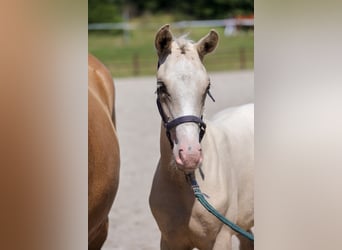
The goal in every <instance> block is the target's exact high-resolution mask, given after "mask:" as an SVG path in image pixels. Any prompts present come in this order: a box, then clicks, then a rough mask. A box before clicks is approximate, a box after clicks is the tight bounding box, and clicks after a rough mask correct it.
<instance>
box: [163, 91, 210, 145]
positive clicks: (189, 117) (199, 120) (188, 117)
mask: <svg viewBox="0 0 342 250" xmlns="http://www.w3.org/2000/svg"><path fill="white" fill-rule="evenodd" d="M157 106H158V111H159V114H160V116H161V118H162V120H163V124H164V127H165V129H166V136H167V138H168V139H169V142H170V145H171V148H173V142H172V140H171V132H170V131H171V129H173V128H175V127H177V126H178V125H180V124H183V123H187V122H194V123H196V124H197V125H198V127H199V129H200V132H199V142H201V141H202V138H203V136H204V133H205V129H206V127H207V126H206V124H205V123H204V121H203V120H202V117H201V118H200V117H197V116H194V115H184V116H180V117H177V118H175V119H173V120H171V121H168V119H167V117H166V115H165V113H164V110H163V107H162V105H161V102H160V100H159V97H158V98H157Z"/></svg>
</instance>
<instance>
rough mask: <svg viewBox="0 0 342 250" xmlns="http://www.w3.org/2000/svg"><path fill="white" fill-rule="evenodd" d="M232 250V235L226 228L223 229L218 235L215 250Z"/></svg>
mask: <svg viewBox="0 0 342 250" xmlns="http://www.w3.org/2000/svg"><path fill="white" fill-rule="evenodd" d="M223 249H224V250H232V233H231V232H230V231H229V230H228V229H227V228H226V227H222V228H221V230H220V232H219V233H218V234H217V237H216V241H215V244H214V246H213V250H223Z"/></svg>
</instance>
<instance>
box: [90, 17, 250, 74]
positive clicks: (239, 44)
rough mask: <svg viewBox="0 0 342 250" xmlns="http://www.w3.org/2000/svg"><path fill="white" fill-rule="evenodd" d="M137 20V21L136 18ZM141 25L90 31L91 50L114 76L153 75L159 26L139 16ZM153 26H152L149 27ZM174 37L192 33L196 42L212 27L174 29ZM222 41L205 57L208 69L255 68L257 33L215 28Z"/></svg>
mask: <svg viewBox="0 0 342 250" xmlns="http://www.w3.org/2000/svg"><path fill="white" fill-rule="evenodd" d="M133 22H134V21H133ZM136 22H139V23H137V26H138V28H137V29H135V30H131V31H129V32H128V34H126V36H125V35H124V34H123V32H113V31H109V32H104V31H100V32H99V31H96V32H94V31H90V32H89V34H88V48H89V52H90V53H92V54H94V55H95V56H97V57H98V58H99V59H100V60H101V61H102V62H103V63H104V64H105V65H106V66H107V67H108V68H109V69H110V71H111V73H112V74H113V76H114V77H125V76H132V75H154V74H155V71H156V66H157V55H156V52H155V48H154V36H155V33H156V31H157V30H158V28H159V26H161V25H162V24H163V23H165V22H160V23H161V25H155V26H156V27H155V28H146V27H144V23H145V24H146V23H147V22H149V20H144V19H142V20H141V19H140V20H138V21H136ZM149 27H150V26H149ZM171 29H172V32H173V34H174V35H175V36H179V35H182V34H185V33H189V35H188V37H189V38H190V39H192V40H194V41H197V40H198V39H200V38H201V37H203V36H204V35H206V34H207V33H208V32H209V30H210V28H191V29H174V28H172V27H171ZM215 29H216V30H217V31H218V33H219V35H220V42H219V45H218V47H217V49H216V50H215V52H214V53H212V54H210V55H208V56H207V57H206V58H205V59H204V64H205V66H206V68H207V70H208V71H226V70H237V69H253V67H254V33H253V32H241V33H240V34H238V35H236V36H230V37H227V36H225V35H224V28H222V27H218V28H215ZM115 33H116V34H115Z"/></svg>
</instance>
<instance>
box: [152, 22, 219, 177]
mask: <svg viewBox="0 0 342 250" xmlns="http://www.w3.org/2000/svg"><path fill="white" fill-rule="evenodd" d="M217 43H218V34H217V32H216V31H214V30H211V31H210V32H209V34H207V35H206V36H205V37H203V38H202V39H200V40H199V41H198V42H196V43H193V42H191V41H189V40H186V39H185V38H184V37H181V38H178V39H174V38H173V36H172V33H171V32H170V30H169V25H164V26H163V27H161V28H160V30H159V31H158V32H157V34H156V38H155V47H156V49H157V53H158V59H159V60H158V72H157V94H158V100H157V102H158V108H159V111H160V113H161V116H162V119H163V121H164V125H165V127H166V130H167V133H168V137H169V140H170V143H171V147H172V148H173V155H174V159H175V161H176V163H177V165H178V166H179V167H180V168H181V169H182V170H184V171H186V172H188V171H193V170H194V169H196V168H197V166H198V165H199V163H200V162H201V160H202V149H201V145H200V140H201V139H202V138H201V137H202V136H203V134H204V130H205V124H204V122H203V121H202V114H203V109H204V102H205V98H206V95H207V93H208V91H209V86H210V81H209V77H208V75H207V72H206V70H205V68H204V66H203V64H202V60H203V58H204V56H205V55H206V54H207V53H210V52H212V51H213V50H214V49H215V48H216V46H217Z"/></svg>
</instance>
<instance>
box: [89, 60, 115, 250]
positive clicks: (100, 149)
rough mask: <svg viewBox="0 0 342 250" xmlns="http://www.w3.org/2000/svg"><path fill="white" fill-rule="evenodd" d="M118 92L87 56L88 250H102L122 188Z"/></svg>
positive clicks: (96, 62) (105, 71) (103, 69)
mask: <svg viewBox="0 0 342 250" xmlns="http://www.w3.org/2000/svg"><path fill="white" fill-rule="evenodd" d="M114 96H115V91H114V83H113V80H112V77H111V74H110V73H109V71H108V69H107V68H106V67H105V66H104V65H103V64H102V63H101V62H100V61H99V60H97V59H96V58H95V57H93V56H92V55H88V249H101V247H102V245H103V243H104V241H105V240H106V238H107V231H108V213H109V211H110V209H111V207H112V204H113V201H114V198H115V195H116V191H117V189H118V184H119V171H120V169H119V168H120V151H119V143H118V137H117V134H116V128H115V127H116V126H115V105H114V102H115V99H114Z"/></svg>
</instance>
